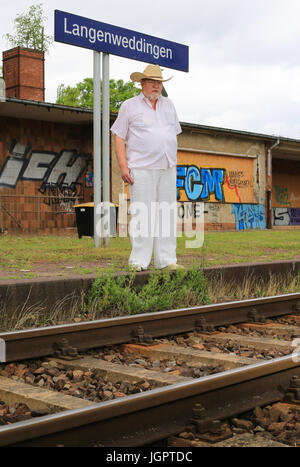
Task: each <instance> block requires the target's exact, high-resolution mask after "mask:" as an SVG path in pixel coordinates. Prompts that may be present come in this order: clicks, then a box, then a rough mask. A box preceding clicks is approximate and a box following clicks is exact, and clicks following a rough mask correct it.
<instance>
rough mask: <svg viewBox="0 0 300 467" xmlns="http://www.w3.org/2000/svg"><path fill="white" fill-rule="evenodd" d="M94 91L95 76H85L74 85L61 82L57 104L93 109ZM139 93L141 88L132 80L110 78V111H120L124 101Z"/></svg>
mask: <svg viewBox="0 0 300 467" xmlns="http://www.w3.org/2000/svg"><path fill="white" fill-rule="evenodd" d="M93 91H94V83H93V78H85V79H84V80H83V81H81V82H80V83H77V84H76V86H74V87H72V86H65V85H64V84H60V85H59V86H58V88H57V100H56V104H60V105H69V106H73V107H84V108H88V109H92V108H93V97H94V93H93ZM139 93H140V89H139V88H137V87H136V86H135V85H134V83H132V82H128V83H124V81H123V80H122V79H119V80H118V81H116V80H114V79H111V80H109V94H110V106H109V107H110V111H111V112H118V110H119V108H120V106H121V104H122V102H124V101H125V100H127V99H129V98H130V97H134V96H136V95H138V94H139Z"/></svg>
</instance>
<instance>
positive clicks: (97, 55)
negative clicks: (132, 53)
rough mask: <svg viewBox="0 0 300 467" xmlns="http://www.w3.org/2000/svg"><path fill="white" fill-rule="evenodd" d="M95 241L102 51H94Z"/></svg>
mask: <svg viewBox="0 0 300 467" xmlns="http://www.w3.org/2000/svg"><path fill="white" fill-rule="evenodd" d="M93 119H94V128H93V131H94V135H93V137H94V242H95V247H96V248H99V246H100V241H101V231H102V228H101V52H97V51H94V115H93Z"/></svg>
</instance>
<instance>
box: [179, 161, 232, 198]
mask: <svg viewBox="0 0 300 467" xmlns="http://www.w3.org/2000/svg"><path fill="white" fill-rule="evenodd" d="M224 181H225V170H224V169H203V168H199V167H197V166H195V165H189V166H188V165H178V166H177V183H176V186H177V199H178V200H179V199H180V191H181V190H183V191H184V193H185V195H186V197H187V199H188V200H189V201H206V200H209V198H210V196H211V195H215V197H216V199H217V201H220V202H224V193H223V184H224Z"/></svg>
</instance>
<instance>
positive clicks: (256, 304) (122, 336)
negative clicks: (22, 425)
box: [0, 293, 300, 362]
mask: <svg viewBox="0 0 300 467" xmlns="http://www.w3.org/2000/svg"><path fill="white" fill-rule="evenodd" d="M253 311H255V312H256V313H257V314H258V315H259V317H261V318H272V317H276V316H281V315H287V314H293V313H294V314H296V313H299V311H300V293H296V294H287V295H278V296H274V297H264V298H259V299H251V300H242V301H235V302H227V303H219V304H215V305H204V306H198V307H193V308H183V309H178V310H168V311H160V312H155V313H145V314H140V315H135V316H129V317H120V318H112V319H103V320H97V321H87V322H84V323H75V324H66V325H59V326H49V327H44V328H38V329H28V330H24V331H12V332H6V333H1V334H0V362H10V361H16V360H25V359H29V358H38V357H43V356H47V355H51V354H53V352H54V350H55V348H57V347H59V346H62V345H64V344H63V342H64V340H67V341H68V345H69V346H70V347H75V348H76V349H78V350H85V349H91V348H96V347H101V346H105V345H113V344H121V343H124V342H130V341H131V340H132V339H133V338H134V337H135V336H137V334H138V333H139V332H140V327H142V333H144V335H146V336H147V335H150V336H151V337H163V336H166V335H172V334H179V333H184V332H189V331H193V330H195V329H197V327H198V326H199V325H201V324H203V320H204V322H205V323H206V324H207V325H213V326H222V325H228V324H234V323H239V322H245V321H247V320H249V313H251V312H253Z"/></svg>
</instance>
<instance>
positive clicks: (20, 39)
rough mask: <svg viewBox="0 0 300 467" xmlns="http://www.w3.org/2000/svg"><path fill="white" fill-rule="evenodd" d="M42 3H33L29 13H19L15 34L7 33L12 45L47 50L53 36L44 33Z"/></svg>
mask: <svg viewBox="0 0 300 467" xmlns="http://www.w3.org/2000/svg"><path fill="white" fill-rule="evenodd" d="M46 19H47V18H46V17H45V16H44V15H43V8H42V3H40V4H38V5H31V6H30V7H29V11H28V13H27V14H20V15H17V17H16V19H15V21H14V34H5V35H4V37H5V38H6V40H7V42H8V44H9V46H10V47H26V48H29V49H34V50H41V51H43V52H47V51H48V50H49V47H50V45H51V43H52V42H53V38H52V36H47V35H45V34H44V22H45V21H46Z"/></svg>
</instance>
